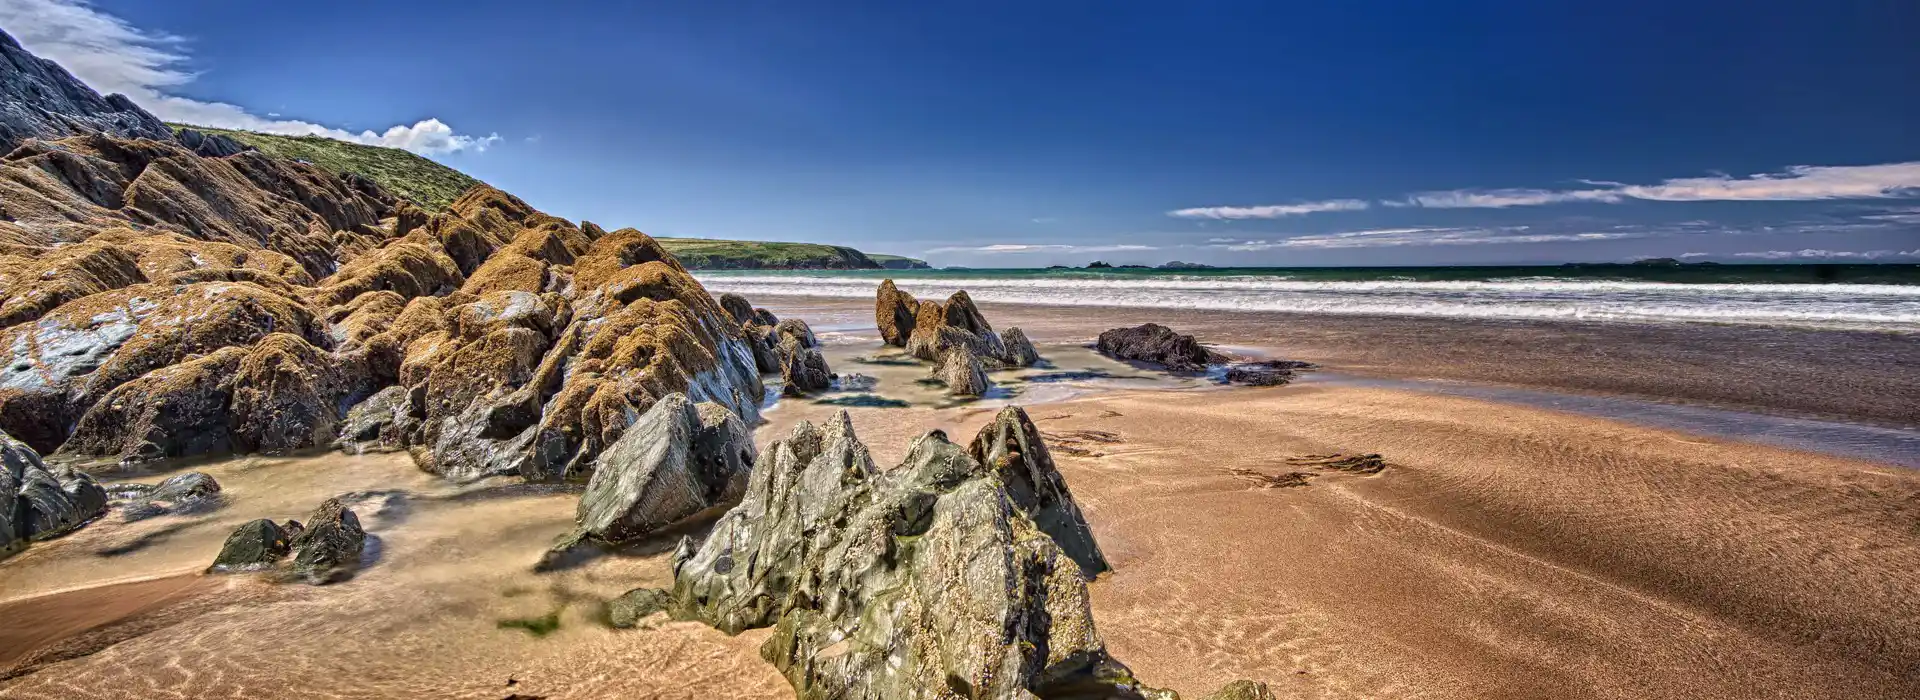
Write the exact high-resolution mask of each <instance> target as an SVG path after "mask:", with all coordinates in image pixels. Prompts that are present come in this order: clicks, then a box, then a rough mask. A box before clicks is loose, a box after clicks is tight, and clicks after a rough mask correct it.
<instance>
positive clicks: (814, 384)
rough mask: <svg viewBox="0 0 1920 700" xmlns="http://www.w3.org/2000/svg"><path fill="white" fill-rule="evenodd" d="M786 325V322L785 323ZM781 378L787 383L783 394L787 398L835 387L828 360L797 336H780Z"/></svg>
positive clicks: (782, 390)
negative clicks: (828, 367)
mask: <svg viewBox="0 0 1920 700" xmlns="http://www.w3.org/2000/svg"><path fill="white" fill-rule="evenodd" d="M783 323H784V321H783ZM777 352H778V353H779V355H780V378H781V379H782V380H783V381H785V382H786V386H785V387H783V388H782V389H781V392H782V393H784V394H786V395H787V396H806V395H808V394H813V393H818V392H822V391H826V390H828V389H830V388H832V387H833V372H832V371H831V370H829V369H827V358H826V357H825V356H824V355H821V354H820V351H819V350H817V349H815V348H810V347H807V346H806V345H805V344H804V343H803V342H802V341H801V340H800V338H799V336H796V335H782V336H780V348H779V350H777Z"/></svg>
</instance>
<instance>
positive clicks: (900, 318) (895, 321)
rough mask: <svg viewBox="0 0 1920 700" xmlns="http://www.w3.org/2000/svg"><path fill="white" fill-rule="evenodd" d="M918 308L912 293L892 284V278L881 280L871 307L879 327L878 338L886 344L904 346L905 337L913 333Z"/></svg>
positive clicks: (918, 304)
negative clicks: (876, 296)
mask: <svg viewBox="0 0 1920 700" xmlns="http://www.w3.org/2000/svg"><path fill="white" fill-rule="evenodd" d="M919 308H920V302H919V301H918V300H915V299H914V298H913V295H912V294H908V293H906V292H903V291H900V289H899V288H897V287H895V286H893V280H885V281H882V282H881V283H880V291H879V293H878V298H877V299H875V300H874V309H873V317H874V323H875V324H876V325H878V326H879V328H880V339H881V340H883V341H885V342H886V344H888V345H893V346H897V347H903V348H904V347H906V346H907V337H908V336H911V335H912V334H913V327H914V314H915V313H916V312H917V311H918V309H919Z"/></svg>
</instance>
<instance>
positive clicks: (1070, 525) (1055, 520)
mask: <svg viewBox="0 0 1920 700" xmlns="http://www.w3.org/2000/svg"><path fill="white" fill-rule="evenodd" d="M967 454H968V455H969V456H971V457H973V459H974V461H977V462H979V463H980V464H982V465H985V466H986V467H987V468H989V469H991V470H993V471H994V472H995V473H997V474H999V475H1000V481H1001V482H1002V483H1004V484H1006V487H1007V495H1008V496H1010V497H1012V498H1013V503H1014V505H1015V506H1017V507H1019V508H1020V510H1022V511H1025V512H1026V513H1027V514H1028V515H1029V516H1031V517H1032V518H1033V522H1034V524H1035V525H1038V526H1039V527H1040V531H1041V532H1045V533H1047V536H1049V537H1052V538H1053V541H1054V543H1055V544H1058V545H1060V549H1061V550H1062V551H1064V552H1066V554H1067V556H1068V557H1071V558H1072V559H1073V560H1074V562H1076V563H1078V564H1079V565H1080V573H1081V574H1082V575H1084V576H1086V577H1087V578H1088V579H1092V578H1093V577H1095V576H1098V575H1099V574H1100V573H1101V572H1103V571H1107V570H1109V569H1112V568H1113V567H1112V566H1110V565H1108V564H1107V558H1106V555H1104V554H1101V553H1100V545H1099V544H1098V543H1095V542H1094V541H1093V529H1092V528H1090V527H1088V526H1087V518H1086V516H1084V515H1082V514H1081V513H1080V504H1079V503H1077V502H1075V501H1074V500H1073V492H1072V491H1069V490H1067V480H1066V479H1065V478H1063V477H1061V476H1060V470H1059V469H1057V468H1055V467H1054V464H1053V455H1052V454H1050V453H1048V452H1047V443H1046V442H1045V441H1044V440H1043V439H1042V438H1041V435H1040V429H1039V428H1035V427H1034V425H1033V421H1032V420H1029V419H1028V418H1027V412H1026V411H1025V410H1022V409H1021V408H1020V407H1018V406H1008V407H1006V408H1003V409H1001V410H1000V414H999V415H997V416H994V419H993V422H992V423H990V424H988V425H987V426H986V427H985V428H982V429H981V430H980V434H979V435H977V436H975V437H974V438H973V444H971V445H969V446H968V447H967Z"/></svg>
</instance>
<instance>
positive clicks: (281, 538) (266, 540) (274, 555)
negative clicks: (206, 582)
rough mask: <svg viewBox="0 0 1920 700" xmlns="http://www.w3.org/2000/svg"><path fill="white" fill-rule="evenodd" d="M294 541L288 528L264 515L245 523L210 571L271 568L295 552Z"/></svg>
mask: <svg viewBox="0 0 1920 700" xmlns="http://www.w3.org/2000/svg"><path fill="white" fill-rule="evenodd" d="M292 548H293V542H292V537H290V536H289V535H288V534H287V532H286V530H283V529H281V527H280V526H279V525H275V524H274V523H273V521H272V520H267V519H265V518H261V519H259V520H250V521H247V522H245V523H242V524H241V525H240V527H238V528H235V529H234V531H233V534H231V535H227V542H226V544H225V545H222V546H221V547H220V554H219V556H216V557H214V559H213V566H211V567H209V568H208V569H207V571H208V572H209V573H230V572H238V571H255V570H259V569H267V568H272V567H273V565H274V564H276V563H278V562H279V561H280V559H281V558H283V557H285V556H287V552H289V551H292Z"/></svg>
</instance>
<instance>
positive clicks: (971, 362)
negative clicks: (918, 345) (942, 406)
mask: <svg viewBox="0 0 1920 700" xmlns="http://www.w3.org/2000/svg"><path fill="white" fill-rule="evenodd" d="M933 376H934V378H935V379H938V380H940V381H941V382H942V383H944V384H946V385H947V395H949V396H979V395H981V394H985V393H987V371H986V368H985V367H983V366H981V364H980V357H979V356H977V355H975V354H973V349H972V348H969V347H967V346H965V345H959V346H955V347H953V348H952V349H949V350H947V353H946V355H944V356H943V357H941V358H940V364H939V365H936V366H935V367H934V368H933Z"/></svg>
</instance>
